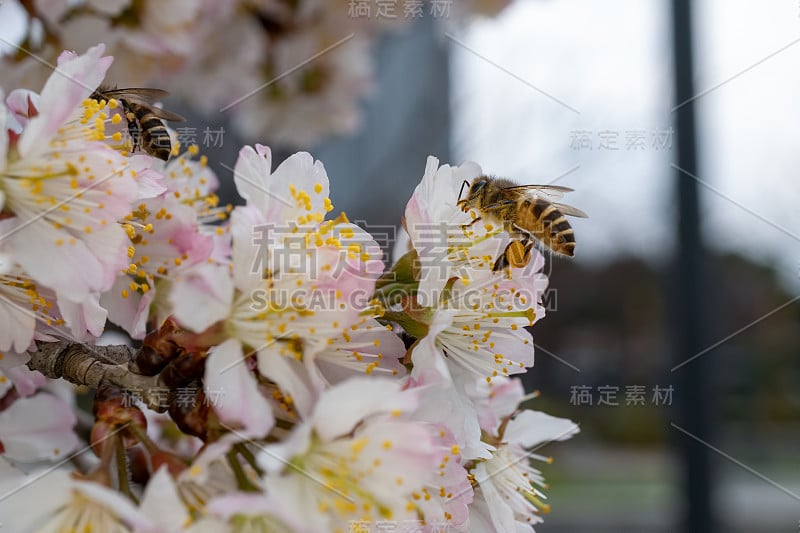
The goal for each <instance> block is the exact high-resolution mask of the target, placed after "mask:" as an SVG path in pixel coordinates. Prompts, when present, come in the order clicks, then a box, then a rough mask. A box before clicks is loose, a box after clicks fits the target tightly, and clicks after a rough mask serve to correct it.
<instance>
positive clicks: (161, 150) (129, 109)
mask: <svg viewBox="0 0 800 533" xmlns="http://www.w3.org/2000/svg"><path fill="white" fill-rule="evenodd" d="M168 94H169V93H168V92H167V91H163V90H161V89H145V88H136V87H132V88H128V89H116V88H111V87H105V86H100V87H98V88H97V90H96V91H95V92H93V93H92V95H91V96H90V98H92V99H93V100H97V101H101V100H106V101H108V100H111V99H112V98H113V99H115V100H117V101H118V102H119V103H120V105H121V106H122V112H123V115H124V116H125V119H126V120H127V121H128V133H130V135H131V138H132V139H133V149H134V150H136V149H137V148H140V149H142V150H144V151H145V152H147V153H148V154H150V155H151V156H153V157H157V158H159V159H162V160H164V161H166V160H167V159H169V155H170V153H171V152H172V143H171V142H170V138H169V132H168V131H167V128H166V126H164V123H163V122H161V120H162V119H163V120H170V121H178V122H181V121H183V120H185V119H184V118H183V117H182V116H180V115H178V114H176V113H172V112H170V111H166V110H164V109H160V108H158V107H154V106H153V105H152V104H153V102H156V101H158V100H162V99H164V98H165V97H166V96H167V95H168Z"/></svg>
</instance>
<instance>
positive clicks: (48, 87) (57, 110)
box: [17, 44, 113, 157]
mask: <svg viewBox="0 0 800 533" xmlns="http://www.w3.org/2000/svg"><path fill="white" fill-rule="evenodd" d="M104 51H105V45H102V44H98V45H97V46H94V47H92V48H90V49H89V50H87V52H86V53H85V54H83V55H81V56H78V57H70V58H63V57H59V62H58V68H57V70H56V71H55V72H53V73H52V74H51V75H50V78H48V80H47V82H46V83H45V85H44V88H43V89H42V93H41V96H40V97H39V114H38V115H37V116H36V117H34V118H32V119H31V120H30V121H29V122H28V124H27V125H26V126H25V129H24V130H23V132H22V135H21V136H20V139H19V142H18V143H17V149H18V150H19V153H20V155H21V156H23V157H28V156H30V155H32V154H34V153H36V152H37V151H40V150H43V149H46V148H47V145H48V141H49V140H50V139H52V138H53V137H54V136H55V135H56V134H57V132H58V128H59V126H61V125H62V124H64V122H66V120H67V119H68V118H69V117H70V116H71V115H72V114H73V113H74V112H75V109H76V108H77V107H78V106H79V105H80V103H81V102H82V101H83V100H85V99H86V98H88V97H89V95H90V94H92V91H94V90H95V89H96V88H97V86H98V85H99V84H100V82H101V81H103V78H104V77H105V75H106V71H107V70H108V67H110V66H111V62H112V61H113V58H112V57H101V56H102V55H103V52H104ZM62 56H63V54H62Z"/></svg>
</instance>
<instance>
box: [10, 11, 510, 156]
mask: <svg viewBox="0 0 800 533" xmlns="http://www.w3.org/2000/svg"><path fill="white" fill-rule="evenodd" d="M382 1H383V0H382ZM394 1H395V3H396V1H397V0H394ZM6 3H7V4H9V3H13V4H17V7H18V9H19V10H20V11H21V10H22V9H23V8H22V6H23V5H24V9H25V10H26V14H27V17H28V24H27V28H26V31H25V34H24V37H23V39H22V41H21V43H20V45H19V47H18V48H17V49H16V50H12V51H11V53H10V54H8V55H7V56H5V57H2V58H0V73H1V74H0V84H2V85H4V86H6V87H19V86H23V87H38V86H40V85H41V84H42V82H43V81H44V79H45V77H46V76H47V74H48V71H47V69H46V68H44V65H46V64H49V63H54V62H55V59H56V57H57V56H58V54H59V53H60V51H61V50H63V49H68V50H85V49H86V48H88V47H89V46H91V45H92V44H94V43H96V42H105V43H106V46H107V48H108V51H109V53H110V54H111V55H113V56H114V57H115V58H116V61H115V63H114V66H113V67H112V68H111V70H110V72H109V79H110V80H113V81H112V83H114V84H116V85H117V86H119V87H143V86H152V85H154V84H156V85H160V84H166V85H168V86H169V87H170V89H171V90H172V91H173V92H174V93H175V94H176V95H178V96H180V97H182V98H183V99H185V100H186V101H188V102H189V103H190V104H192V105H193V106H195V107H196V108H197V109H199V110H201V111H204V112H207V113H215V114H216V113H217V112H219V111H220V110H225V111H228V112H229V113H230V115H231V117H232V120H233V122H234V124H235V125H236V126H237V127H238V128H239V130H240V131H241V132H242V133H244V134H246V135H248V136H252V137H254V138H261V139H269V141H270V142H271V143H274V144H281V145H286V146H296V147H308V146H311V145H312V144H313V143H315V142H317V141H319V140H321V139H322V138H324V137H327V136H330V135H334V134H343V133H349V132H353V131H355V130H356V129H357V128H358V127H359V125H360V122H361V112H360V100H361V99H362V98H363V97H365V96H366V95H367V94H368V93H369V91H370V89H371V87H372V77H373V76H372V57H371V54H372V49H373V48H374V44H375V42H376V39H377V37H378V35H379V34H380V33H382V32H385V31H386V30H388V29H391V28H396V27H400V26H405V25H408V23H410V22H411V21H413V20H414V19H413V18H412V19H409V18H408V17H403V16H398V15H395V16H394V18H391V19H389V18H384V17H369V16H367V17H363V16H359V13H358V12H357V11H356V10H355V9H354V7H353V4H355V2H353V1H352V0H324V1H322V0H291V1H290V0H111V1H109V0H78V1H68V0H31V1H28V2H21V1H18V0H16V1H15V0H9V1H8V2H6ZM364 3H365V4H370V3H374V0H370V2H364ZM386 3H387V2H386V1H383V4H386ZM417 3H418V4H419V7H418V8H417V9H418V10H419V15H420V16H434V15H431V11H430V9H433V8H428V7H423V2H421V1H420V2H417ZM449 3H452V0H450V2H449ZM507 3H508V0H474V1H470V2H463V1H462V0H458V1H457V2H455V5H454V6H452V7H453V9H452V11H453V12H454V13H457V12H459V11H466V12H467V13H470V12H474V13H481V14H487V13H492V12H497V11H499V10H500V9H502V8H503V7H504V6H505V5H506V4H507ZM368 7H369V6H368ZM372 7H373V8H375V11H376V12H377V6H372ZM447 7H448V10H447V11H448V13H449V12H450V11H451V10H450V6H449V5H448V6H447ZM6 9H10V6H6ZM398 11H399V9H398Z"/></svg>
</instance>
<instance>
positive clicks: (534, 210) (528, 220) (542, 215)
mask: <svg viewBox="0 0 800 533" xmlns="http://www.w3.org/2000/svg"><path fill="white" fill-rule="evenodd" d="M521 207H522V209H520V210H519V213H518V215H517V220H516V225H517V226H519V227H520V228H522V229H523V230H525V231H528V232H529V233H530V234H531V235H532V236H533V237H534V238H536V240H538V241H539V242H541V243H542V244H544V245H545V246H547V247H548V248H550V249H551V250H553V251H554V252H556V253H559V254H563V255H568V256H570V257H571V256H573V255H575V232H574V230H573V229H572V226H571V225H570V223H569V221H568V220H567V217H565V216H564V214H563V213H562V212H561V211H559V210H558V208H557V207H556V206H554V205H553V204H552V203H550V202H548V201H547V200H543V199H541V198H536V199H528V198H526V199H525V200H523V205H522V206H521Z"/></svg>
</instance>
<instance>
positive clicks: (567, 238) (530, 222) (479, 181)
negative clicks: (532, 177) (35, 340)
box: [457, 176, 587, 272]
mask: <svg viewBox="0 0 800 533" xmlns="http://www.w3.org/2000/svg"><path fill="white" fill-rule="evenodd" d="M464 186H468V187H469V190H468V192H467V196H466V197H465V198H463V199H462V198H461V193H459V195H458V196H459V200H458V203H457V205H458V206H460V207H461V210H462V211H464V212H465V213H466V212H468V211H469V210H470V209H475V210H476V211H478V213H479V216H478V217H476V218H475V219H474V220H473V221H472V222H470V223H469V224H467V226H471V225H472V224H474V223H476V222H477V221H479V220H481V219H483V220H486V221H487V222H490V223H494V224H497V225H498V226H502V227H503V229H504V230H505V231H507V232H508V233H509V235H511V238H512V241H511V242H510V243H509V244H508V246H506V249H505V250H504V251H503V253H502V254H501V255H500V256H499V257H498V258H497V260H496V261H495V263H494V266H493V267H492V270H493V271H494V272H497V271H500V270H503V269H505V268H506V267H508V266H512V267H514V268H521V267H524V266H525V265H527V264H528V262H529V261H530V258H531V248H532V247H533V244H534V240H536V241H538V242H540V243H541V244H542V245H544V246H546V247H547V248H549V249H550V250H552V251H553V252H555V253H557V254H562V255H567V256H570V257H571V256H573V255H574V254H575V232H574V231H573V229H572V226H570V224H569V222H568V221H567V218H566V215H570V216H574V217H581V218H586V217H587V215H586V213H584V212H583V211H581V210H580V209H576V208H574V207H571V206H568V205H564V204H559V203H557V202H556V200H559V199H560V198H561V197H562V196H563V195H564V193H566V192H570V191H572V189H570V188H569V187H561V186H558V185H517V184H516V183H514V182H512V181H511V180H507V179H504V178H495V177H491V176H478V177H477V178H475V179H474V180H472V183H471V184H470V183H469V182H468V181H465V182H464V183H463V184H462V186H461V192H463V191H464Z"/></svg>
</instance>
